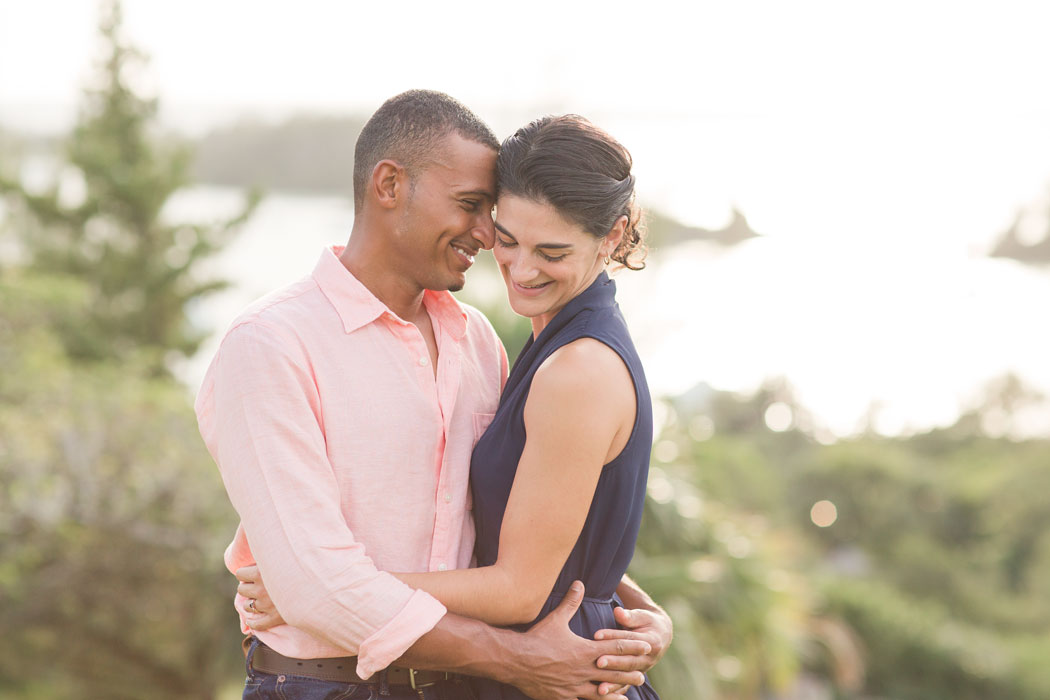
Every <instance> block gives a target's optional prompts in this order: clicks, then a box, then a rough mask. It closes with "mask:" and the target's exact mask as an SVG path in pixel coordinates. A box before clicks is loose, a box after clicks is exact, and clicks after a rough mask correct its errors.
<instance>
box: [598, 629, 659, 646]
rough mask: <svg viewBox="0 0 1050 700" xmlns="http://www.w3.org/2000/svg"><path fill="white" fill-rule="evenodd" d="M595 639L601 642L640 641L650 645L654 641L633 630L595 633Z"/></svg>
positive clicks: (644, 634)
mask: <svg viewBox="0 0 1050 700" xmlns="http://www.w3.org/2000/svg"><path fill="white" fill-rule="evenodd" d="M594 638H595V639H596V640H599V641H601V640H603V639H640V640H642V641H644V642H649V643H652V641H653V640H652V639H651V638H650V635H648V634H646V633H644V632H634V631H632V630H598V631H597V632H595V633H594Z"/></svg>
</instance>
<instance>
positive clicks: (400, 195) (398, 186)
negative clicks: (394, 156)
mask: <svg viewBox="0 0 1050 700" xmlns="http://www.w3.org/2000/svg"><path fill="white" fill-rule="evenodd" d="M371 185H372V186H371V192H372V195H373V196H374V197H375V200H376V203H377V204H378V205H379V206H380V207H382V208H384V209H394V208H396V207H397V206H398V204H400V203H401V200H403V199H404V198H405V194H406V193H407V192H408V189H407V187H408V173H406V172H405V169H404V168H403V167H401V166H400V165H399V164H398V163H397V162H396V161H392V160H381V161H379V162H378V163H376V167H374V168H372V181H371Z"/></svg>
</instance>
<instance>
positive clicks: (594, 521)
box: [470, 272, 658, 700]
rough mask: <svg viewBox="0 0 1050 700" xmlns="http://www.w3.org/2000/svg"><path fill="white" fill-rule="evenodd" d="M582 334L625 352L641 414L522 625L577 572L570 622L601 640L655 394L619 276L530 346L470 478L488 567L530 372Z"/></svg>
mask: <svg viewBox="0 0 1050 700" xmlns="http://www.w3.org/2000/svg"><path fill="white" fill-rule="evenodd" d="M579 338H594V339H596V340H599V341H601V342H603V343H605V344H606V345H608V346H609V347H610V348H612V349H613V350H615V351H616V352H617V354H619V356H620V357H621V358H622V359H623V361H624V364H625V365H626V366H627V368H628V370H629V371H630V374H631V378H632V380H633V381H634V389H635V395H636V398H637V402H638V406H637V417H636V419H635V424H634V429H633V431H632V433H631V436H630V438H629V439H628V441H627V444H626V446H625V447H624V449H623V451H622V452H621V453H620V454H619V455H618V456H617V457H616V458H615V459H614V460H613V461H611V462H609V463H608V464H606V465H605V466H604V467H603V468H602V473H601V476H600V477H599V479H598V485H597V487H596V489H595V492H594V499H593V501H592V502H591V508H590V511H589V512H588V513H587V519H586V521H585V522H584V525H583V530H582V532H581V533H580V537H579V539H578V540H577V541H576V545H575V547H573V550H572V552H571V553H570V554H569V558H568V560H567V561H566V562H565V565H564V566H563V567H562V570H561V573H559V574H558V580H557V582H556V583H555V584H554V588H553V590H552V591H551V595H550V598H548V599H547V603H546V605H544V607H543V610H542V611H541V612H540V614H539V616H538V617H537V618H536V620H533V622H531V623H529V624H526V625H519V626H517V629H520V630H525V629H528V628H529V627H531V626H532V625H533V624H535V623H536V622H537V621H539V620H540V619H542V618H543V617H545V616H546V615H547V614H548V613H549V612H550V611H551V610H553V609H554V608H555V607H557V605H558V603H559V602H561V599H562V598H563V597H564V596H565V594H566V593H567V592H568V590H569V585H570V584H571V583H572V582H573V581H574V580H576V579H579V580H581V581H583V583H584V585H585V586H586V589H585V596H586V597H585V598H584V601H583V604H582V605H581V606H580V609H579V611H577V613H576V615H575V617H573V619H572V621H571V622H570V624H569V627H570V629H572V631H573V632H575V633H576V634H578V635H580V636H581V637H585V638H587V639H593V638H594V633H595V632H597V631H598V630H600V629H615V628H616V627H617V624H616V620H615V618H614V617H613V608H614V607H616V606H617V605H620V604H621V603H620V601H619V599H618V598H617V597H616V595H615V591H616V586H617V585H618V584H619V582H620V579H621V578H622V577H623V574H624V572H625V571H626V570H627V565H628V564H629V563H630V561H631V556H632V555H633V554H634V545H635V541H636V540H637V538H638V527H639V525H640V524H641V519H642V505H643V500H644V498H645V486H646V480H647V478H648V474H649V453H650V450H651V448H652V441H653V416H652V401H651V399H650V397H649V388H648V386H647V385H646V382H645V374H644V372H643V371H642V363H641V361H640V360H639V359H638V353H637V351H636V350H635V349H634V343H633V342H632V341H631V336H630V334H629V333H628V331H627V324H626V323H625V322H624V319H623V316H622V315H621V313H620V309H619V307H618V306H617V304H616V283H615V282H613V281H612V280H610V279H609V277H608V276H607V275H606V274H605V273H604V272H602V273H601V274H600V275H599V276H598V278H597V279H596V280H595V281H594V283H593V284H591V286H590V287H588V288H587V289H586V290H584V291H583V292H582V293H581V294H579V295H578V296H576V297H575V298H573V299H572V300H571V301H569V303H568V304H566V305H565V307H564V308H563V309H562V310H561V311H559V312H558V314H557V315H556V316H555V317H554V319H552V320H551V322H550V323H549V324H548V325H547V326H546V327H545V328H544V329H543V331H542V332H541V333H540V334H539V336H538V337H536V338H530V339H529V341H528V342H527V343H526V344H525V348H524V350H522V352H521V355H519V357H518V360H517V362H515V364H514V368H513V369H512V370H511V372H510V377H509V378H508V379H507V386H506V387H505V389H504V391H503V396H502V397H501V398H500V403H499V408H498V409H497V411H496V415H495V417H494V418H493V420H492V423H491V424H490V425H489V427H488V429H487V430H486V431H485V433H484V434H483V435H482V436H481V439H480V440H479V441H478V444H477V445H476V446H475V448H474V454H473V457H472V458H471V462H470V482H471V490H472V493H473V498H474V522H475V525H476V529H477V541H476V544H475V550H474V551H475V554H476V555H477V564H478V566H490V565H492V564H494V563H495V562H496V556H497V554H498V553H499V535H500V527H501V526H502V523H503V513H504V512H505V511H506V509H507V500H508V499H509V497H510V488H511V484H512V483H513V482H514V475H515V473H516V472H517V469H518V460H519V459H520V458H521V453H522V450H523V449H524V447H525V418H524V413H525V400H526V399H527V398H528V395H529V387H530V386H531V384H532V377H533V375H534V374H535V373H536V370H537V369H538V368H539V367H540V365H541V364H543V361H544V360H546V359H547V358H548V357H550V355H551V353H553V352H554V351H555V350H557V349H558V348H560V347H562V346H563V345H566V344H568V343H571V342H572V341H574V340H577V339H579ZM473 682H474V686H475V693H476V694H477V696H478V698H479V700H527V696H526V695H524V694H522V693H521V692H520V691H519V690H518V689H517V688H514V687H512V686H509V685H504V684H502V683H497V682H495V681H491V680H488V679H481V678H479V679H474V681H473ZM628 696H629V697H630V698H632V699H639V700H658V697H657V695H656V692H655V691H654V690H653V689H652V687H651V686H650V685H649V683H648V681H646V684H645V685H644V686H641V687H639V688H632V689H631V691H630V692H628Z"/></svg>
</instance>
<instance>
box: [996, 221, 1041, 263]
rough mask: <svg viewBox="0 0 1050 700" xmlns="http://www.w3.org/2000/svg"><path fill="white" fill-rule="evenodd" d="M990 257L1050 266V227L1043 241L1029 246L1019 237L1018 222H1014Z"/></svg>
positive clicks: (997, 243)
mask: <svg viewBox="0 0 1050 700" xmlns="http://www.w3.org/2000/svg"><path fill="white" fill-rule="evenodd" d="M988 255H989V256H990V257H1005V258H1010V259H1012V260H1020V261H1021V262H1025V263H1028V264H1037V266H1043V264H1050V227H1048V230H1047V232H1046V233H1045V234H1044V235H1043V238H1042V239H1039V241H1038V242H1035V243H1031V245H1027V243H1023V242H1022V241H1021V238H1020V236H1018V235H1017V221H1014V222H1013V226H1011V227H1010V228H1009V229H1007V230H1006V233H1004V234H1003V235H1002V237H1001V238H1000V239H999V242H996V243H995V248H993V249H992V251H991V252H990V253H989V254H988Z"/></svg>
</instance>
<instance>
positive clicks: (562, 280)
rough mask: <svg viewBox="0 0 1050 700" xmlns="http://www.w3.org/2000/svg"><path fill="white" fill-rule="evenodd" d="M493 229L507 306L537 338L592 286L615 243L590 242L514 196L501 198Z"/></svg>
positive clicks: (550, 211) (548, 211)
mask: <svg viewBox="0 0 1050 700" xmlns="http://www.w3.org/2000/svg"><path fill="white" fill-rule="evenodd" d="M495 226H496V245H495V247H494V248H493V249H492V254H493V255H494V256H495V258H496V262H497V263H498V264H499V270H500V273H501V274H502V275H503V281H504V282H505V283H506V284H507V296H508V297H509V299H510V306H511V308H512V309H514V312H515V313H517V314H520V315H521V316H526V317H528V318H531V319H532V328H533V332H534V333H537V334H538V333H539V332H540V330H542V329H543V327H544V326H546V325H547V323H549V322H550V320H551V319H552V318H554V316H555V315H556V314H557V313H558V312H559V311H561V309H562V308H564V306H565V305H566V304H567V303H569V300H571V299H572V298H573V297H575V296H576V295H577V294H579V293H580V292H582V291H583V290H585V289H587V287H589V286H590V285H591V282H593V281H594V279H595V278H596V277H597V276H598V273H599V272H601V270H602V269H603V267H604V265H603V263H602V260H603V258H605V256H606V255H607V254H609V253H610V252H612V250H613V248H614V247H615V244H616V243H617V242H618V241H616V242H614V241H611V240H610V239H611V238H612V236H606V237H605V238H604V239H599V238H596V237H594V236H592V235H591V234H589V233H587V232H586V231H584V230H583V228H581V227H580V226H578V225H576V224H574V223H571V222H569V221H567V220H566V219H564V218H562V216H561V215H560V214H559V213H558V211H557V210H556V209H555V208H554V207H552V206H551V205H549V204H541V203H538V202H535V201H532V200H529V199H523V198H521V197H515V196H513V195H502V196H500V198H499V201H498V202H497V203H496V222H495ZM606 249H608V250H606Z"/></svg>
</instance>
